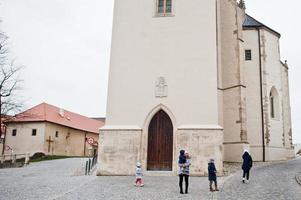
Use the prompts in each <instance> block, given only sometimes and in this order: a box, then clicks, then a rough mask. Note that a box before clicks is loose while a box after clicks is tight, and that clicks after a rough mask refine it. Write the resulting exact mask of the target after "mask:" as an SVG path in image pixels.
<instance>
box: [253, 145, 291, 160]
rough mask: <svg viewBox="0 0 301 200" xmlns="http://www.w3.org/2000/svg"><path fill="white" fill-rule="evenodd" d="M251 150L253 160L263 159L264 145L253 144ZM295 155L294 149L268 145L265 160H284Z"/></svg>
mask: <svg viewBox="0 0 301 200" xmlns="http://www.w3.org/2000/svg"><path fill="white" fill-rule="evenodd" d="M250 152H251V154H252V158H253V161H259V162H260V161H262V160H263V159H262V157H263V156H262V147H261V146H251V149H250ZM294 157H295V154H294V150H293V149H286V148H281V147H266V149H265V160H266V161H267V162H269V161H282V160H289V159H292V158H294Z"/></svg>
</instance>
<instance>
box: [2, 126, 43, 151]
mask: <svg viewBox="0 0 301 200" xmlns="http://www.w3.org/2000/svg"><path fill="white" fill-rule="evenodd" d="M13 129H17V135H16V136H12V130H13ZM32 129H37V135H36V136H32ZM44 141H45V123H44V122H32V123H10V124H8V125H7V132H6V142H5V143H6V145H9V146H10V147H11V148H12V149H13V153H14V154H25V153H27V152H28V153H30V154H31V155H32V154H34V153H36V152H44V148H43V147H44ZM10 153H11V151H5V154H10Z"/></svg>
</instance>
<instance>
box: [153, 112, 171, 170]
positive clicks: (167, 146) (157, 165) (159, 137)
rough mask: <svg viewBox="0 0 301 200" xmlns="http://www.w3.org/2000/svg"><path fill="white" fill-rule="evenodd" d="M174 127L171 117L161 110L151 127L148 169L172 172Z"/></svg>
mask: <svg viewBox="0 0 301 200" xmlns="http://www.w3.org/2000/svg"><path fill="white" fill-rule="evenodd" d="M172 152H173V126H172V122H171V119H170V118H169V116H168V115H167V114H166V113H165V112H164V111H163V110H160V111H159V112H158V113H157V114H155V116H154V117H153V119H152V120H151V123H150V125H149V129H148V153H147V169H148V170H158V171H170V170H172Z"/></svg>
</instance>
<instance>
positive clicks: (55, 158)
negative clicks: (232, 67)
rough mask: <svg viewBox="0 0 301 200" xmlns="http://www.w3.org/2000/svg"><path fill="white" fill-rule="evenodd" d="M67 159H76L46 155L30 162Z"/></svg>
mask: <svg viewBox="0 0 301 200" xmlns="http://www.w3.org/2000/svg"><path fill="white" fill-rule="evenodd" d="M66 158H76V157H74V156H57V155H45V156H42V157H35V158H33V157H32V158H30V162H41V161H46V160H58V159H66Z"/></svg>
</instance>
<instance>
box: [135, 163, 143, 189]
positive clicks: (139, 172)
mask: <svg viewBox="0 0 301 200" xmlns="http://www.w3.org/2000/svg"><path fill="white" fill-rule="evenodd" d="M142 177H143V173H142V169H141V163H140V162H137V164H136V183H135V186H140V187H142V186H144V184H143V183H142Z"/></svg>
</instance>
